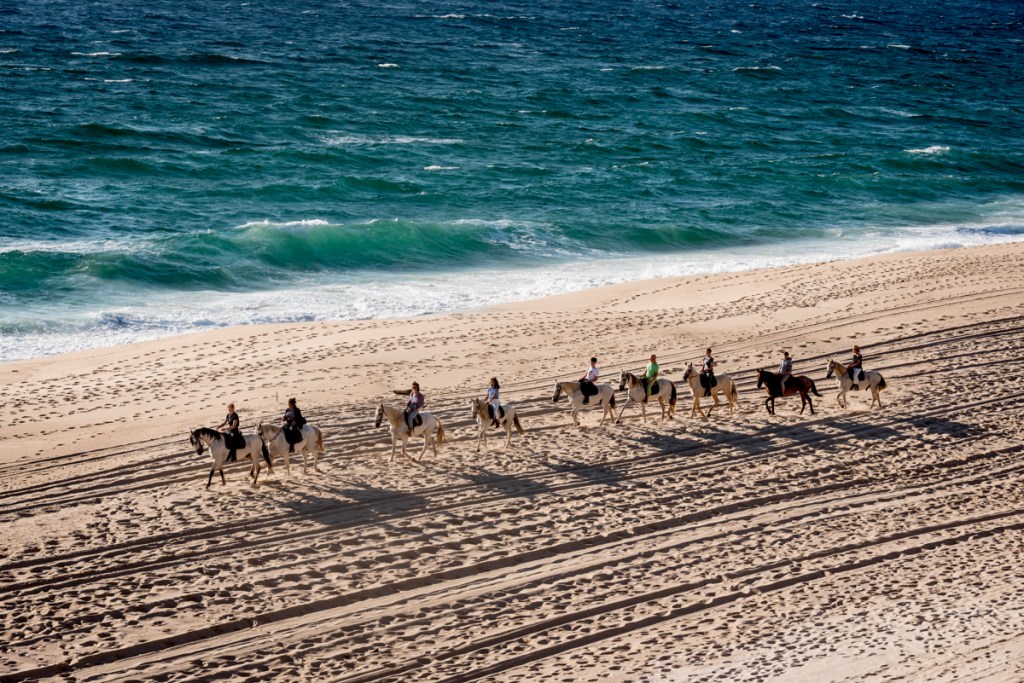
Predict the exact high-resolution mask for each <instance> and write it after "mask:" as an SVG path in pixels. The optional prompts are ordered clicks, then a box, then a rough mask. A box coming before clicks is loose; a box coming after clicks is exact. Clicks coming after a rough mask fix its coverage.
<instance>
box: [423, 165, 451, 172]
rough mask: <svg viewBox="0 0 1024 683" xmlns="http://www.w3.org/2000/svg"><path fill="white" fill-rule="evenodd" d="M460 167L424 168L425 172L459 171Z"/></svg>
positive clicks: (436, 166)
mask: <svg viewBox="0 0 1024 683" xmlns="http://www.w3.org/2000/svg"><path fill="white" fill-rule="evenodd" d="M458 168H459V167H458V166H438V165H437V164H434V165H431V166H424V167H423V170H424V171H457V170H458Z"/></svg>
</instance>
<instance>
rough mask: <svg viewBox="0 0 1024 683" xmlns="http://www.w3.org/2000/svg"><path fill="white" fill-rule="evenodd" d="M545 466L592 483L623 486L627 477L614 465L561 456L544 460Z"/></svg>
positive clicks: (553, 470)
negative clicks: (622, 483) (623, 481)
mask: <svg viewBox="0 0 1024 683" xmlns="http://www.w3.org/2000/svg"><path fill="white" fill-rule="evenodd" d="M544 466H545V467H547V468H548V469H549V470H551V471H552V472H558V473H560V474H570V475H574V476H576V477H579V478H580V479H583V480H584V481H587V482H589V483H591V484H604V485H606V486H621V482H622V480H623V479H626V477H625V476H624V475H623V474H622V473H621V472H619V471H618V470H617V469H615V468H614V467H612V466H610V465H607V464H603V463H600V462H586V461H583V460H575V459H573V458H565V457H559V458H557V459H555V460H548V461H546V462H544Z"/></svg>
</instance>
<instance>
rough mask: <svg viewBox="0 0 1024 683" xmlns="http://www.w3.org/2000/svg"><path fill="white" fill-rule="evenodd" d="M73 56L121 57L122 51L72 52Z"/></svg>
mask: <svg viewBox="0 0 1024 683" xmlns="http://www.w3.org/2000/svg"><path fill="white" fill-rule="evenodd" d="M71 55H72V56H73V57H120V56H121V53H120V52H72V53H71Z"/></svg>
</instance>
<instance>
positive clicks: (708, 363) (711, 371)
mask: <svg viewBox="0 0 1024 683" xmlns="http://www.w3.org/2000/svg"><path fill="white" fill-rule="evenodd" d="M700 374H701V378H700V379H701V384H703V385H704V396H710V395H711V387H712V386H714V383H715V358H714V356H712V355H711V349H708V350H707V351H705V352H704V362H703V364H702V365H701V369H700Z"/></svg>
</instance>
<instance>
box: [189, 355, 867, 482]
mask: <svg viewBox="0 0 1024 683" xmlns="http://www.w3.org/2000/svg"><path fill="white" fill-rule="evenodd" d="M852 374H853V373H851V372H850V371H849V370H848V369H847V367H846V366H845V365H843V364H842V363H840V362H839V361H836V360H834V359H829V361H828V366H827V367H826V372H825V379H829V378H831V377H833V376H835V378H836V382H837V385H838V388H839V394H838V395H837V396H836V402H837V403H838V404H839V406H840V407H842V408H846V407H847V406H848V399H847V393H848V392H849V391H851V390H854V389H860V390H862V391H870V392H871V407H874V406H875V405H877V406H878V407H879V408H881V407H882V401H881V398H880V397H879V392H880V391H882V390H883V389H885V388H886V383H885V379H884V378H883V377H882V375H881V374H880V373H878V372H873V371H866V372H864V373H863V377H861V378H857V379H854V378H853V376H852ZM715 378H716V380H717V383H716V384H715V386H713V387H711V388H710V390H709V391H710V394H711V396H710V398H711V399H712V401H713V403H712V405H710V406H708V409H707V412H706V413H705V412H704V409H703V407H702V406H701V402H700V400H701V398H702V397H704V391H705V389H704V386H702V384H701V377H700V373H698V372H697V371H696V370H695V369H694V367H693V364H692V363H690V364H688V365H687V367H686V370H684V371H683V382H685V383H686V384H687V385H688V386H689V387H690V393H691V394H692V395H693V405H692V407H691V409H690V417H694V416H695V415H697V414H700V416H701V417H702V418H703V419H705V420H706V419H709V418H710V417H711V413H712V412H713V411H714V410H715V409H716V408H718V407H719V406H721V405H723V402H722V401H720V400H719V395H721V396H724V397H725V399H726V404H727V405H728V406H729V414H730V415H732V414H733V411H734V410H735V409H736V408H737V407H738V405H739V392H738V391H737V388H736V383H735V382H734V381H733V379H732V378H731V377H730V376H729V375H727V374H724V373H723V374H718V375H715ZM757 388H758V389H764V390H765V391H766V393H767V394H768V397H767V398H766V399H765V401H764V406H765V409H766V410H767V411H768V414H769V415H774V414H775V399H777V398H784V397H786V396H794V395H797V394H799V395H800V414H801V415H802V414H803V412H804V409H805V408H808V407H809V408H810V410H811V414H812V415H813V414H814V403H813V402H812V400H811V394H813V395H814V396H817V397H819V398H820V397H821V394H819V393H818V389H817V387H816V386H815V385H814V380H812V379H811V378H810V377H807V376H806V375H790V376H789V377H783V376H782V375H779V374H777V373H774V372H770V371H768V370H764V369H759V370H757ZM593 390H594V391H596V394H592V395H590V396H589V399H588V398H587V397H585V396H584V394H583V392H582V390H581V384H580V382H560V381H559V382H555V391H554V395H553V396H552V397H551V400H552V402H554V403H557V402H558V400H559V399H560V398H561V397H562V396H563V395H564V396H566V397H567V398H568V399H569V404H570V408H571V410H570V416H571V418H572V421H573V424H574V425H575V426H576V427H579V426H580V420H579V413H580V411H581V410H582V409H583V408H584V407H599V408H601V411H602V412H601V422H600V424H599V425H598V426H603V425H604V423H605V420H607V419H609V418H611V420H612V422H613V423H618V422H619V420H620V419H622V414H623V413H624V412H626V408H627V407H628V406H629V404H630V403H638V404H639V405H640V413H641V415H642V416H643V420H644V422H645V423H646V422H647V404H648V403H649V402H650V400H651V399H655V400H657V401H658V405H659V406H660V408H661V419H662V420H665V419H672V417H673V415H674V413H675V409H676V402H677V399H678V394H677V390H676V385H675V383H674V382H672V381H671V380H669V379H665V378H659V379H658V380H657V381H656V382H655V383H653V384H652V385H651V392H650V396H649V398H648V397H647V390H646V387H645V384H644V380H643V379H642V378H641V377H639V376H637V375H635V374H633V373H632V372H627V371H625V370H622V371H621V372H620V373H619V387H618V391H625V392H626V400H625V402H624V403H623V404H622V408H621V409H620V410H619V413H618V415H616V414H615V409H616V402H615V394H616V390H615V389H614V388H613V385H611V384H604V383H602V384H594V385H593ZM645 399H647V400H645ZM470 414H471V416H472V418H473V419H474V420H475V421H476V425H477V428H478V433H477V445H476V450H477V452H479V451H480V449H481V447H483V448H486V446H487V432H488V429H489V428H490V427H491V426H492V425H494V426H495V427H496V428H497V429H500V430H502V431H504V432H505V447H506V448H508V447H509V446H510V445H511V443H512V432H513V431H517V432H518V433H519V434H524V433H525V431H524V430H523V426H522V424H521V423H520V422H519V415H518V413H517V412H516V408H515V406H513V405H511V404H507V403H506V404H502V405H501V406H500V409H499V411H498V414H497V415H494V416H492V415H491V413H490V411H489V410H488V403H487V402H486V401H483V400H481V399H479V398H474V399H472V400H471V401H470ZM419 418H420V419H419V421H418V422H417V423H416V425H415V426H414V427H413V428H412V430H410V429H409V428H408V426H407V424H406V421H405V412H404V410H403V409H402V408H398V407H395V406H390V405H387V404H385V403H379V404H377V411H376V414H375V417H374V427H375V428H380V426H381V424H382V423H383V421H384V420H385V419H387V421H388V423H389V428H390V432H391V461H394V459H395V454H396V452H397V450H398V444H399V443H401V445H402V449H401V453H402V455H403V456H404V457H405V458H406V459H408V460H410V461H412V462H416V460H414V459H413V458H411V457H410V456H409V454H408V453H407V452H406V445H407V444H408V442H409V439H412V438H420V437H422V439H423V448H422V450H421V451H420V459H422V458H423V457H424V456H425V455H426V452H427V448H431V449H432V450H433V453H434V457H435V458H436V457H437V450H438V448H440V447H441V446H443V445H444V441H445V431H444V426H443V425H442V424H441V420H440V419H438V417H437V416H436V415H434V414H433V413H431V412H429V411H425V410H421V411H420V412H419ZM495 423H496V424H495ZM301 435H302V440H301V441H299V442H298V443H296V444H294V450H295V451H296V452H299V453H301V454H302V472H303V474H305V473H306V468H307V453H308V454H310V455H311V456H312V460H313V469H314V470H317V469H318V468H317V455H318V454H320V453H323V452H324V440H323V434H322V433H321V431H320V429H319V428H317V427H315V426H313V425H311V424H308V423H307V424H306V425H304V426H303V427H302V430H301ZM243 436H244V440H245V444H244V447H238V448H236V449H234V450H235V455H236V459H238V460H241V459H243V458H249V459H250V461H251V467H250V468H249V478H250V479H252V483H253V485H254V486H255V485H256V484H257V481H258V479H259V474H260V470H261V464H260V460H261V459H262V461H263V462H265V463H266V465H267V470H268V472H273V467H272V462H273V458H274V457H276V456H282V457H284V463H285V469H286V471H287V473H288V475H289V476H290V475H291V465H290V463H289V459H288V455H289V452H291V450H292V449H291V448H290V447H289V444H288V442H287V440H286V439H285V434H284V429H283V427H281V426H279V425H271V424H263V423H260V424H259V425H257V427H256V433H255V434H245V435H243ZM190 442H191V444H192V446H193V447H194V448H195V449H196V454H198V455H202V454H203V450H204V449H208V450H209V451H210V457H211V458H212V459H213V467H212V468H211V469H210V476H209V478H208V479H207V481H206V487H207V488H209V487H210V484H211V482H212V481H213V475H214V474H215V473H217V472H220V478H221V483H224V484H226V483H227V482H226V481H225V479H224V465H225V464H226V463H227V462H228V456H229V453H230V452H231V450H232V449H231V448H229V447H228V445H227V442H226V440H225V438H224V435H223V434H222V433H221V432H219V431H217V430H215V429H209V428H206V427H201V428H199V429H194V430H192V431H191V433H190Z"/></svg>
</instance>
